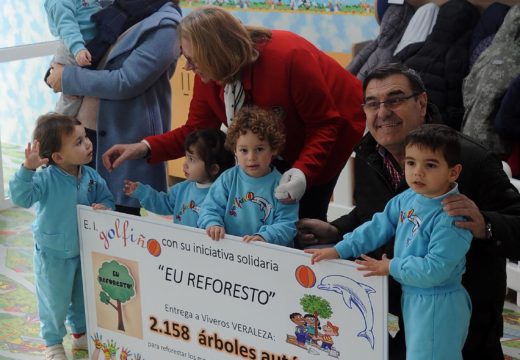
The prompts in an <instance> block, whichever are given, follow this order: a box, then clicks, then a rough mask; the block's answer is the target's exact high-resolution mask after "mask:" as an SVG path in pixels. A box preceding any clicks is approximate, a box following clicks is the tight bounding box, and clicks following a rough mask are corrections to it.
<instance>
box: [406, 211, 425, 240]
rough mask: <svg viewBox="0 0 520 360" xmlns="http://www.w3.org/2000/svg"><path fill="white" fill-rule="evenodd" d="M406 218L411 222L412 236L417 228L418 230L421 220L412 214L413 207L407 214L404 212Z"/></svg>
mask: <svg viewBox="0 0 520 360" xmlns="http://www.w3.org/2000/svg"><path fill="white" fill-rule="evenodd" d="M406 218H407V219H408V221H410V222H411V223H412V224H413V228H412V236H414V235H415V233H416V232H417V230H419V228H420V227H421V224H422V220H421V218H420V217H419V216H417V215H414V213H413V209H412V210H410V211H408V214H406Z"/></svg>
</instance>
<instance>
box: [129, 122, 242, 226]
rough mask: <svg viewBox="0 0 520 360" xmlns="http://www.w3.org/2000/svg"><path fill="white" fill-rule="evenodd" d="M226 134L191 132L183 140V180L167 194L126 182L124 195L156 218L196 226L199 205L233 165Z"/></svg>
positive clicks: (233, 161) (201, 131) (218, 131)
mask: <svg viewBox="0 0 520 360" xmlns="http://www.w3.org/2000/svg"><path fill="white" fill-rule="evenodd" d="M225 141H226V135H225V134H224V133H223V132H222V131H220V130H218V129H205V130H197V131H194V132H192V133H191V134H189V135H188V137H187V138H186V141H185V142H184V147H185V149H186V160H185V161H184V164H183V166H182V169H183V171H184V176H185V177H186V181H182V182H180V183H178V184H176V185H174V186H172V188H171V189H170V191H168V193H165V192H162V191H157V190H155V189H154V188H152V187H151V186H149V185H145V184H141V183H138V182H133V181H130V180H126V181H125V188H124V192H125V194H126V195H127V196H131V197H133V198H135V199H137V200H139V202H140V203H141V206H142V207H144V208H145V209H146V210H149V211H151V212H154V213H156V214H159V215H173V222H174V223H176V224H182V225H186V226H192V227H197V220H198V219H199V214H200V211H201V204H202V202H203V201H204V198H205V197H206V195H207V194H208V191H209V187H210V186H211V184H212V183H213V182H214V181H215V179H216V178H217V177H218V176H219V175H220V174H221V173H222V172H223V171H224V170H227V169H229V168H230V167H232V166H234V165H235V159H234V157H233V154H232V153H231V152H229V151H228V150H226V149H225V147H224V143H225Z"/></svg>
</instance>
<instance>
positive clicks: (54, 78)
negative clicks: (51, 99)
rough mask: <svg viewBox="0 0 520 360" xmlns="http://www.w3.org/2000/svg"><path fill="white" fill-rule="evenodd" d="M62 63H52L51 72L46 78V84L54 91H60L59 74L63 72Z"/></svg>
mask: <svg viewBox="0 0 520 360" xmlns="http://www.w3.org/2000/svg"><path fill="white" fill-rule="evenodd" d="M63 67H64V66H63V65H62V64H58V63H53V64H52V65H51V72H50V74H49V77H48V78H47V84H48V85H49V86H50V87H51V88H52V89H53V90H54V92H61V76H62V74H63Z"/></svg>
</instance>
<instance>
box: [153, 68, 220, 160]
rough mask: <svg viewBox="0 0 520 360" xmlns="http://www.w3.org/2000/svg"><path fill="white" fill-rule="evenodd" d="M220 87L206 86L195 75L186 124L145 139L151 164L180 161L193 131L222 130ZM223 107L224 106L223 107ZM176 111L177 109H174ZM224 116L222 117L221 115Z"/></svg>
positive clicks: (212, 84)
mask: <svg viewBox="0 0 520 360" xmlns="http://www.w3.org/2000/svg"><path fill="white" fill-rule="evenodd" d="M219 101H220V100H219V87H218V86H217V85H216V84H215V83H208V84H204V83H203V82H202V81H201V80H200V77H199V76H198V75H195V84H194V87H193V98H192V99H191V102H190V111H189V113H188V120H187V121H186V124H184V125H182V126H180V127H178V128H176V129H174V130H171V131H168V132H166V133H164V134H161V135H155V136H149V137H147V138H145V140H146V141H148V143H149V144H150V148H151V157H150V159H149V162H150V163H157V162H160V161H167V160H173V159H178V158H180V157H183V156H184V155H185V151H184V140H185V139H186V137H187V136H188V135H189V134H190V133H191V132H193V131H195V130H199V129H209V128H215V129H218V128H220V125H221V124H222V121H223V120H221V118H219V116H218V115H217V114H219V115H221V111H220V108H219ZM221 106H222V107H223V105H221ZM173 111H175V109H173ZM221 116H222V115H221Z"/></svg>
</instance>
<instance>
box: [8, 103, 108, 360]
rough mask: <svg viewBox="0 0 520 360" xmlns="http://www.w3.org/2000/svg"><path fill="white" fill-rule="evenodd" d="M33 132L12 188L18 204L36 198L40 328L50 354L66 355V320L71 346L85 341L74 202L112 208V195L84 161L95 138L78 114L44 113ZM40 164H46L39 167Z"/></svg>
mask: <svg viewBox="0 0 520 360" xmlns="http://www.w3.org/2000/svg"><path fill="white" fill-rule="evenodd" d="M33 138H34V142H33V144H32V145H31V144H30V143H29V144H28V146H27V148H26V149H25V161H24V163H23V165H22V166H21V168H20V169H19V170H18V171H17V172H16V173H15V175H14V176H13V178H12V179H11V181H10V182H9V189H10V196H11V200H12V201H13V203H14V204H16V205H18V206H21V207H25V208H29V207H31V206H32V205H33V204H36V220H35V222H34V224H33V236H34V240H35V246H34V257H33V262H34V271H35V279H36V296H37V300H38V313H39V317H40V334H41V336H42V338H43V340H44V342H45V345H46V346H47V349H46V351H45V355H46V359H55V360H63V359H67V358H66V356H65V352H64V349H63V345H62V342H63V337H64V336H65V335H66V333H67V330H66V329H65V320H67V321H68V322H69V325H70V327H71V329H72V333H73V342H72V345H73V348H82V349H83V348H84V349H86V346H87V338H86V335H85V331H86V324H85V309H84V304H83V283H82V278H81V264H80V257H79V248H80V247H79V239H78V229H77V219H76V205H77V204H83V205H89V206H90V205H92V207H93V208H95V209H113V208H114V201H113V197H112V194H111V193H110V191H109V190H108V187H107V185H106V183H105V180H103V178H101V176H99V174H98V173H97V172H96V171H95V170H94V169H92V168H91V167H89V166H84V164H86V163H88V162H90V160H91V159H92V143H91V142H90V140H88V138H87V137H86V136H85V129H84V128H83V126H81V124H80V123H79V121H78V120H76V119H74V118H72V117H69V116H65V115H60V114H53V113H51V114H47V115H43V116H41V117H40V118H39V119H38V121H37V124H36V128H35V130H34V134H33ZM42 165H48V166H46V167H44V168H43V169H42V170H41V171H35V170H36V169H37V168H38V167H40V166H42Z"/></svg>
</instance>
